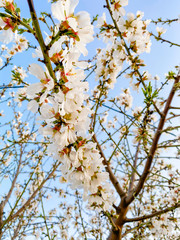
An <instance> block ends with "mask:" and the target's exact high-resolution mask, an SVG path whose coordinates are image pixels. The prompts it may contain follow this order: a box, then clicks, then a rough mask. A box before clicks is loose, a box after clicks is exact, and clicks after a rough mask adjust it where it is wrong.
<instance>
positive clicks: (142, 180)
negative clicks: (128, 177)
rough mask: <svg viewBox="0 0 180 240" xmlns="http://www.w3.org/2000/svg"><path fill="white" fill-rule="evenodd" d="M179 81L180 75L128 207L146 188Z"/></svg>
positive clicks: (170, 95) (129, 199) (129, 198)
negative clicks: (145, 184)
mask: <svg viewBox="0 0 180 240" xmlns="http://www.w3.org/2000/svg"><path fill="white" fill-rule="evenodd" d="M179 80H180V74H178V76H177V77H175V81H174V84H173V86H172V89H171V92H170V94H169V96H168V98H167V101H166V105H165V107H164V111H163V112H162V116H161V118H160V121H159V125H158V128H157V130H156V133H155V136H154V139H153V142H152V146H151V149H150V152H149V155H148V156H147V161H146V164H145V167H144V171H143V173H142V175H141V177H140V179H139V182H138V184H137V186H136V187H135V189H134V191H133V192H131V194H129V196H127V198H126V204H127V205H129V204H130V203H131V202H132V201H133V200H134V199H135V197H136V196H137V195H138V194H139V192H140V191H141V190H142V188H143V186H144V183H145V181H146V178H147V176H148V174H149V172H150V168H151V165H152V161H153V158H154V155H155V152H156V150H157V147H158V141H159V138H160V136H161V134H162V130H163V127H164V124H165V121H166V117H167V114H168V111H169V109H170V105H171V102H172V100H173V97H174V94H175V91H176V84H177V83H178V82H179Z"/></svg>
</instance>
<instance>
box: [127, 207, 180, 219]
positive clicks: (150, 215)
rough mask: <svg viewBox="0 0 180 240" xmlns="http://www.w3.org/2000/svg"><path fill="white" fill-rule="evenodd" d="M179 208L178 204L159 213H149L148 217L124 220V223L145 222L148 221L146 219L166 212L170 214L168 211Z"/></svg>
mask: <svg viewBox="0 0 180 240" xmlns="http://www.w3.org/2000/svg"><path fill="white" fill-rule="evenodd" d="M179 207H180V203H177V204H175V205H174V206H172V207H167V208H165V209H163V210H160V211H156V212H154V213H151V214H149V215H144V216H140V217H136V218H126V219H125V220H124V221H125V222H126V223H127V222H138V221H142V220H145V219H148V218H153V217H156V216H159V215H161V214H163V213H167V212H170V211H173V210H174V209H176V208H179Z"/></svg>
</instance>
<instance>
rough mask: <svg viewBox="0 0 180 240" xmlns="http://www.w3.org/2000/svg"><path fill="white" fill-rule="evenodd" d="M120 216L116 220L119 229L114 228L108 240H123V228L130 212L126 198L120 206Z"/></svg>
mask: <svg viewBox="0 0 180 240" xmlns="http://www.w3.org/2000/svg"><path fill="white" fill-rule="evenodd" d="M118 209H119V210H118V214H119V217H118V218H117V220H116V221H115V226H116V228H117V229H112V230H111V232H110V235H109V237H108V239H107V240H121V239H122V228H123V225H124V223H125V221H124V220H125V218H126V214H127V212H128V206H127V205H126V204H125V201H124V198H123V199H122V200H121V203H120V205H119V207H118Z"/></svg>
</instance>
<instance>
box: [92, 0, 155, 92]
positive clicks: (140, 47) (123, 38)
mask: <svg viewBox="0 0 180 240" xmlns="http://www.w3.org/2000/svg"><path fill="white" fill-rule="evenodd" d="M127 4H128V1H126V0H125V1H123V0H116V1H113V2H112V4H111V11H112V17H113V19H114V24H108V23H107V21H106V15H105V13H104V14H103V15H102V17H101V18H99V19H98V23H97V27H99V28H100V34H99V36H100V37H103V40H104V42H106V43H108V44H107V47H106V48H105V49H103V50H98V56H97V68H96V71H95V72H96V79H99V78H103V81H105V82H106V85H107V87H108V88H113V87H114V84H115V82H116V79H117V77H118V74H119V72H120V71H121V70H122V68H123V65H124V64H125V63H127V64H128V65H129V67H131V69H133V70H134V72H133V71H132V72H133V74H134V73H135V71H136V70H137V69H134V67H135V66H136V68H137V65H139V66H144V65H143V62H142V61H141V60H140V59H139V54H142V53H143V52H147V53H149V52H150V46H151V40H150V33H149V32H148V31H147V26H148V25H149V23H150V20H142V18H143V15H144V14H143V13H142V12H140V11H138V12H137V13H136V15H134V14H133V13H128V14H127V19H125V10H124V8H123V6H126V5H127ZM133 74H130V75H129V76H128V75H126V76H128V78H132V76H133Z"/></svg>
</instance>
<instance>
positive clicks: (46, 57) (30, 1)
mask: <svg viewBox="0 0 180 240" xmlns="http://www.w3.org/2000/svg"><path fill="white" fill-rule="evenodd" d="M27 2H28V5H29V10H30V13H31V17H32V22H33V25H34V28H35V32H36V38H37V40H38V42H39V45H40V47H41V51H42V54H43V57H44V61H45V64H46V67H47V69H48V71H49V74H50V76H51V77H52V78H53V79H54V80H55V79H56V77H55V74H54V71H53V68H52V65H51V61H50V58H49V54H48V50H47V47H46V45H45V43H44V39H43V36H42V33H41V29H40V26H39V22H38V19H37V15H36V11H35V9H34V4H33V0H27Z"/></svg>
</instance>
